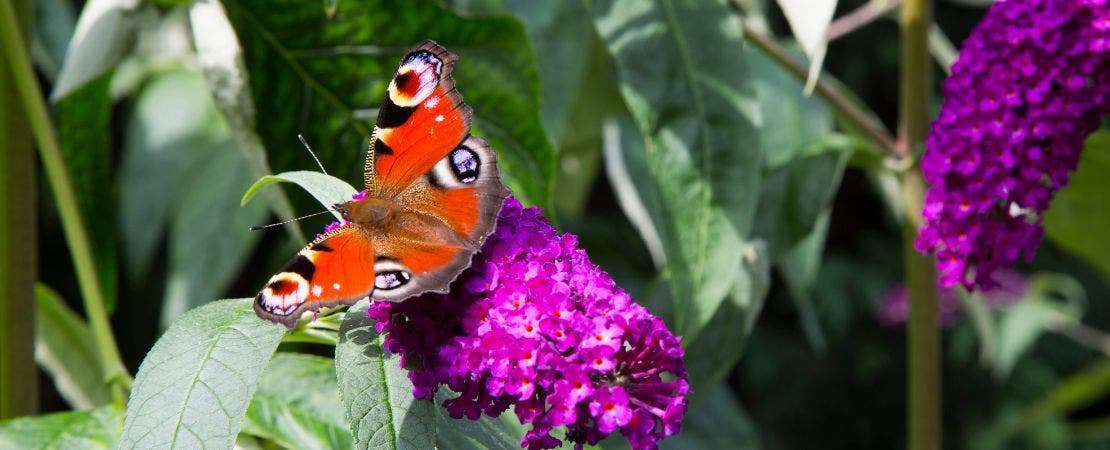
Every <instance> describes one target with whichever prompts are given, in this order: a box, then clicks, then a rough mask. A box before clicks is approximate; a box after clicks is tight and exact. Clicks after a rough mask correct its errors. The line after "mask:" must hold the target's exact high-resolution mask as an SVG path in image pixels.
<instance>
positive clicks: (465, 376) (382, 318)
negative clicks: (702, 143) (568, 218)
mask: <svg viewBox="0 0 1110 450" xmlns="http://www.w3.org/2000/svg"><path fill="white" fill-rule="evenodd" d="M452 286H453V289H452V290H451V292H450V293H448V294H444V295H441V294H425V295H422V296H419V297H416V298H412V299H409V300H406V301H404V302H400V303H390V302H372V303H371V305H370V309H369V310H368V311H367V314H368V315H369V317H370V318H371V319H374V320H375V321H376V322H377V326H376V328H377V329H378V331H379V332H386V333H388V334H387V335H386V340H385V347H386V348H387V349H388V350H389V351H391V352H393V353H394V354H397V355H400V356H401V364H402V366H403V367H405V368H408V369H409V370H410V372H409V378H410V379H411V380H412V382H413V395H415V396H416V397H419V398H423V399H429V400H431V399H432V398H433V397H434V395H435V393H436V391H437V389H438V388H439V386H441V385H443V386H446V387H448V388H449V389H451V390H452V391H454V392H457V393H458V394H459V395H458V396H457V397H455V398H452V399H449V400H447V401H446V402H444V406H446V407H447V410H448V413H449V414H450V415H451V416H452V417H455V418H462V417H466V418H469V419H472V420H475V419H478V418H479V417H480V416H481V415H482V414H483V413H484V414H486V415H488V416H497V415H499V414H501V413H502V412H504V411H505V410H506V409H508V408H509V407H510V406H511V407H513V408H514V412H515V413H516V415H517V417H518V418H520V421H521V422H522V423H525V424H531V425H532V429H531V430H529V431H528V432H527V433H526V434H525V435H524V437H523V438H522V439H521V446H522V447H527V448H530V449H547V448H553V447H556V446H558V445H559V444H560V441H559V439H556V438H555V437H553V436H551V434H550V431H551V430H552V429H553V428H556V427H559V426H565V427H566V439H567V440H569V441H572V442H575V443H576V444H579V445H582V444H584V443H590V444H595V443H597V442H598V441H600V440H601V439H603V438H604V437H605V436H607V435H609V434H610V433H612V432H614V431H617V430H620V432H621V434H623V435H624V436H625V437H626V438H628V440H629V442H630V443H631V444H632V448H635V449H648V448H656V447H657V444H658V441H659V440H660V439H663V438H665V437H667V436H671V435H673V434H675V433H678V431H679V428H680V424H681V422H682V417H683V415H684V414H685V412H686V395H687V394H688V393H689V390H690V389H689V385H688V384H687V377H686V369H685V367H684V365H683V362H682V356H683V351H682V347H680V346H679V339H678V338H677V337H675V336H674V335H673V334H671V332H670V331H669V330H667V328H666V326H665V325H664V324H663V322H662V321H661V320H659V319H658V318H656V317H654V316H652V315H651V313H649V312H648V311H647V309H645V308H643V307H642V306H639V305H637V304H635V303H633V302H632V299H631V298H630V297H629V296H628V294H626V293H625V292H624V291H622V290H621V289H620V288H619V287H617V286H616V285H615V284H614V282H613V280H612V279H611V278H610V277H609V275H608V274H606V273H605V272H604V271H602V270H601V269H600V268H598V267H597V266H595V265H594V264H593V263H591V262H590V260H589V258H588V257H587V256H586V253H585V251H583V250H582V249H580V248H578V240H577V238H576V237H575V236H573V235H570V234H563V235H560V234H559V233H558V232H557V231H556V230H555V229H554V228H553V227H552V226H551V225H550V224H549V223H548V222H547V220H546V219H544V217H543V215H542V214H541V213H540V211H539V209H537V208H534V207H533V208H522V207H521V205H520V202H518V201H517V200H516V199H514V198H511V197H510V198H509V199H507V200H506V201H505V206H504V208H503V209H502V210H501V214H500V218H499V222H498V225H497V230H496V232H494V234H493V235H491V236H490V237H489V239H488V240H487V241H486V243H485V245H484V246H483V250H482V252H481V253H479V254H477V255H475V256H474V260H473V264H472V265H471V267H470V269H468V270H466V271H464V272H463V273H462V274H461V275H460V276H459V278H458V279H457V280H455V282H454V284H453V285H452Z"/></svg>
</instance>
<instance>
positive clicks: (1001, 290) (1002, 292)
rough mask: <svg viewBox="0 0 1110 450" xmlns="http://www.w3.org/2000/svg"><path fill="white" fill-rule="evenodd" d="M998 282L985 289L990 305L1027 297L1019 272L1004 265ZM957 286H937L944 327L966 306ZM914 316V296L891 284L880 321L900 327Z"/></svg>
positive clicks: (1002, 305)
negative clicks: (911, 305) (912, 301)
mask: <svg viewBox="0 0 1110 450" xmlns="http://www.w3.org/2000/svg"><path fill="white" fill-rule="evenodd" d="M993 279H994V281H995V284H994V286H993V287H992V288H990V289H988V290H986V291H983V292H982V295H983V300H984V301H985V303H986V304H987V307H988V308H991V309H998V308H1005V307H1007V306H1010V305H1012V304H1014V303H1017V302H1019V301H1021V299H1022V298H1023V297H1025V293H1026V289H1027V288H1028V282H1027V280H1026V279H1025V277H1024V276H1023V275H1021V274H1019V273H1017V272H1013V271H1010V270H1006V269H1001V270H999V271H997V272H995V273H994V275H993ZM956 289H957V288H955V287H950V288H946V287H943V286H938V287H937V297H938V298H937V322H938V323H940V326H942V327H945V328H947V327H950V326H952V324H954V323H956V319H958V318H959V317H960V312H961V311H962V310H963V306H962V305H961V304H960V297H959V295H960V294H959V293H958V292H956ZM909 316H910V297H909V295H908V293H907V292H906V286H905V285H903V284H901V283H899V284H897V285H895V286H894V287H892V288H890V290H889V291H887V292H886V294H884V295H883V298H882V299H880V300H879V308H878V318H879V324H880V325H882V326H884V327H897V326H901V325H902V324H904V323H906V320H907V319H908V318H909Z"/></svg>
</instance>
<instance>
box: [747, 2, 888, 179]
mask: <svg viewBox="0 0 1110 450" xmlns="http://www.w3.org/2000/svg"><path fill="white" fill-rule="evenodd" d="M740 25H741V26H742V27H743V28H744V38H745V39H747V40H748V41H749V42H751V43H753V44H755V46H756V47H759V49H760V50H762V51H763V52H764V53H766V54H767V55H768V56H770V57H771V59H773V60H774V61H775V62H777V63H778V64H779V65H780V66H782V67H783V68H785V69H787V70H789V71H790V73H793V74H794V76H795V77H797V78H798V79H799V80H803V81H804V80H805V79H806V77H807V76H808V70H809V69H808V68H807V67H806V66H805V65H804V64H802V63H801V62H800V61H798V60H797V59H795V58H794V56H793V55H791V54H790V52H789V51H787V50H786V48H784V47H783V46H781V45H779V43H778V42H776V41H775V39H774V38H773V37H771V36H769V35H767V34H764V33H763V32H760V31H758V30H757V29H756V27H755V26H753V25H751V24H749V23H748V21H747V20H744V19H740ZM840 86H841V85H840V83H839V82H837V81H835V79H834V78H833V77H832V76H831V75H829V74H827V73H825V74H822V75H821V77H820V78H818V79H817V85H816V87H815V91H816V92H817V95H820V96H821V97H822V98H824V99H825V100H826V101H828V102H829V105H830V106H832V107H833V109H834V110H836V112H837V114H840V115H841V117H843V118H844V119H845V120H847V121H848V122H850V123H851V124H852V125H855V126H856V127H858V128H859V129H860V130H862V131H863V134H864V135H865V136H867V137H868V138H870V139H871V140H872V141H874V142H875V143H876V144H877V145H878V146H879V147H882V148H883V149H884V150H887V151H889V152H891V153H893V154H895V155H897V156H899V157H904V156H905V155H906V152H905V149H903V148H902V146H900V145H898V143H897V141H895V140H894V137H893V136H891V134H890V131H887V129H886V127H885V126H883V124H882V122H879V120H878V119H877V118H875V114H873V113H871V112H870V111H865V110H864V109H862V108H861V107H860V106H859V105H857V104H856V103H855V102H853V101H852V100H851V99H849V97H848V96H847V95H846V94H845V93H844V92H842V90H841V87H840Z"/></svg>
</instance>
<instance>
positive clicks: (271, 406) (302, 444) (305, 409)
mask: <svg viewBox="0 0 1110 450" xmlns="http://www.w3.org/2000/svg"><path fill="white" fill-rule="evenodd" d="M243 432H245V433H249V434H252V435H255V436H259V437H263V438H266V439H269V440H271V441H274V442H276V443H278V444H280V445H281V446H283V447H285V448H289V449H312V448H318V449H326V448H335V449H341V448H351V446H352V445H353V442H352V440H351V431H350V430H349V429H348V427H347V421H346V420H344V419H343V406H342V404H340V402H339V386H338V384H336V378H335V361H333V360H331V359H329V358H322V357H319V356H313V355H303V354H296V353H278V354H276V355H274V359H273V360H271V361H270V365H269V366H267V367H266V371H265V373H264V374H263V375H262V381H261V382H259V385H258V391H257V392H255V394H254V398H252V399H251V405H250V408H248V409H247V417H246V421H245V422H244V423H243Z"/></svg>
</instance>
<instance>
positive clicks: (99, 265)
mask: <svg viewBox="0 0 1110 450" xmlns="http://www.w3.org/2000/svg"><path fill="white" fill-rule="evenodd" d="M111 80H112V71H110V70H109V71H108V72H105V73H104V74H103V75H100V76H99V77H96V78H94V79H92V80H89V82H88V83H85V84H83V85H81V86H80V87H77V88H75V89H74V90H72V91H71V92H70V93H69V94H67V95H66V96H64V97H62V98H60V99H59V100H58V101H57V104H56V105H55V108H54V112H55V114H56V116H57V125H58V141H59V143H60V145H61V150H62V156H63V157H64V158H65V161H66V168H67V169H69V173H71V174H72V180H73V188H74V191H75V192H76V194H77V204H78V206H79V207H80V210H81V220H82V222H84V225H85V227H86V229H87V230H88V234H89V235H90V236H93V237H94V239H92V242H91V245H92V253H93V255H94V257H95V258H96V269H97V272H98V275H99V278H100V287H101V289H103V290H104V292H103V295H104V302H105V305H104V308H105V309H106V310H107V311H108V313H109V314H111V312H112V311H113V310H114V309H115V307H116V297H117V291H118V290H119V289H118V286H117V282H116V278H117V277H116V274H117V271H118V270H117V265H118V261H117V258H116V222H115V208H114V205H115V204H116V201H115V196H114V195H113V183H114V180H113V178H112V175H113V174H112V164H113V158H114V157H113V155H112V148H113V147H112V143H111V141H110V138H111V136H112V124H111V122H112V100H111V99H110V98H109V97H108V85H109V83H110V82H111Z"/></svg>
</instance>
